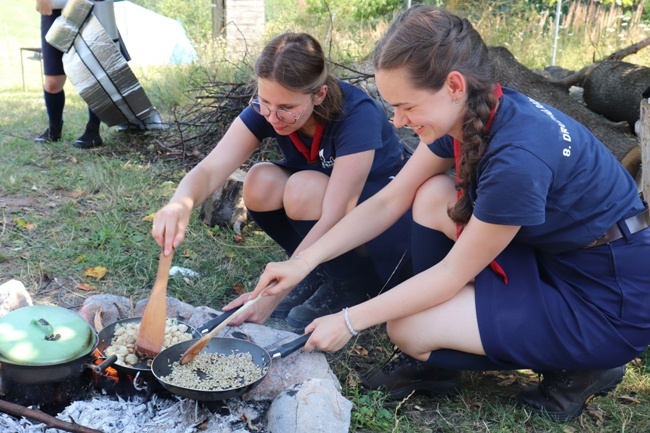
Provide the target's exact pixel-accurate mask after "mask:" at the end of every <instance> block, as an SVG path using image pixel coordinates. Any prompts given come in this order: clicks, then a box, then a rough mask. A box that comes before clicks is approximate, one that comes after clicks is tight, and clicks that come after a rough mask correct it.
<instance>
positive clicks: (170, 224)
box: [153, 33, 410, 329]
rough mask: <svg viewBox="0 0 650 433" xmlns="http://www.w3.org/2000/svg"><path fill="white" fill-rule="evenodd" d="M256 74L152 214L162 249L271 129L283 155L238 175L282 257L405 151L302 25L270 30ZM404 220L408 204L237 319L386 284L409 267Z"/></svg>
mask: <svg viewBox="0 0 650 433" xmlns="http://www.w3.org/2000/svg"><path fill="white" fill-rule="evenodd" d="M255 74H256V78H257V95H256V96H255V97H254V98H253V99H252V100H251V101H250V104H249V107H247V108H246V109H245V110H244V111H243V112H242V113H241V114H240V115H239V117H238V118H237V119H235V121H234V122H233V123H232V125H231V126H230V127H229V128H228V130H227V131H226V133H225V135H224V136H223V138H222V139H221V141H220V142H219V144H218V145H217V146H216V147H215V148H214V150H213V151H212V152H211V153H210V154H209V155H208V156H207V157H206V158H205V159H204V160H203V161H201V162H200V163H199V164H198V165H197V166H196V167H195V168H194V169H192V170H191V171H190V172H189V173H188V174H187V175H186V176H185V177H184V178H183V180H182V181H181V182H180V184H179V185H178V188H177V190H176V192H175V194H174V196H173V197H172V199H171V200H170V202H169V203H168V204H167V205H166V206H165V207H164V208H162V209H161V210H160V211H159V212H158V213H157V214H156V216H155V218H154V228H153V236H154V238H155V239H156V240H157V241H158V243H159V244H160V245H162V246H164V248H165V251H166V252H167V253H169V252H170V251H171V249H172V248H175V247H177V246H178V245H179V244H180V242H181V241H182V240H183V239H184V236H185V229H186V227H187V224H188V221H189V218H190V213H191V211H192V209H193V208H194V207H195V206H197V205H198V204H199V203H201V202H202V201H203V200H205V199H206V198H207V197H208V196H210V195H211V194H212V193H213V192H214V191H215V190H216V189H217V188H219V187H220V186H221V185H222V184H223V183H224V182H225V181H226V180H227V178H228V176H229V175H230V174H231V173H232V172H234V171H235V170H236V169H237V168H239V167H240V166H241V165H242V164H243V163H244V162H245V161H246V160H247V159H248V158H249V157H250V156H251V154H252V153H253V152H254V151H255V150H256V149H257V148H258V147H259V145H260V143H261V141H262V140H264V139H265V138H273V139H275V141H276V142H277V144H278V146H279V148H280V151H281V153H282V155H283V157H284V159H283V160H282V161H273V162H261V163H257V164H255V165H254V166H253V167H251V169H250V170H249V171H248V173H247V175H246V178H245V179H244V188H243V199H244V204H245V205H246V207H247V209H248V212H249V215H250V216H251V217H252V219H253V220H254V221H255V222H256V223H257V225H259V227H261V228H262V229H263V230H264V231H265V232H266V233H267V234H268V235H269V236H270V237H271V238H273V240H275V241H276V242H277V243H278V244H279V245H280V246H281V247H282V248H283V249H284V250H285V251H286V252H287V255H288V256H289V257H291V256H292V255H294V253H295V252H296V251H300V250H302V249H305V248H307V247H308V246H309V245H311V244H312V243H314V242H315V241H316V240H317V239H318V238H319V237H320V236H321V235H322V234H323V233H325V232H327V230H328V229H329V228H330V227H332V226H333V225H334V224H335V223H336V222H338V221H339V220H340V219H341V218H343V216H344V215H345V214H346V213H348V212H349V211H350V210H352V209H353V208H354V207H355V206H356V205H357V204H358V203H359V202H362V201H364V200H366V199H367V198H368V197H370V196H372V195H373V194H374V193H376V192H377V191H379V190H380V189H381V188H382V187H383V186H385V185H386V184H388V183H389V182H390V181H391V179H392V178H393V177H394V176H395V175H396V174H397V172H398V171H399V170H400V169H401V168H402V167H403V166H404V163H405V162H406V160H407V159H408V154H407V153H406V152H405V147H404V145H403V143H402V142H401V141H400V140H399V138H398V137H397V135H396V134H395V130H394V127H393V126H392V125H391V124H390V122H389V121H388V118H387V116H386V113H385V111H384V109H383V108H382V107H381V106H380V105H379V104H378V103H377V101H375V100H373V99H372V98H371V97H369V96H368V95H367V94H366V93H365V92H363V91H362V90H361V89H359V88H357V87H355V86H352V85H350V84H347V83H345V82H342V81H339V80H337V79H336V78H335V77H334V75H333V74H332V73H331V71H330V66H329V63H328V62H327V60H326V58H325V56H324V53H323V50H322V49H321V46H320V44H319V43H318V41H316V40H315V39H314V38H313V37H312V36H310V35H308V34H305V33H286V34H282V35H280V36H277V37H275V38H273V39H272V40H271V41H270V42H269V43H268V45H267V46H266V47H265V48H264V49H263V51H262V53H261V55H260V56H259V58H258V59H257V62H256V64H255ZM409 229H410V215H404V216H403V217H402V218H400V219H399V220H398V221H396V222H395V224H394V225H393V227H392V228H391V229H389V230H387V231H386V232H385V233H384V234H383V235H382V236H380V237H378V238H376V239H373V240H369V242H367V243H366V244H364V245H362V246H360V247H359V248H356V249H355V250H354V251H350V252H348V253H347V254H344V255H343V256H341V257H339V258H336V259H334V260H331V261H329V262H328V263H325V264H323V266H320V267H319V268H318V269H312V270H311V271H312V272H311V273H310V274H309V275H307V276H306V278H305V279H304V280H303V281H302V282H301V283H300V284H298V285H297V287H296V288H295V289H294V290H292V291H291V293H288V292H285V293H283V294H282V295H281V296H276V297H273V298H268V299H267V300H265V301H264V302H260V303H258V304H257V305H256V309H255V310H254V311H252V313H250V314H249V313H246V314H244V315H243V316H244V317H243V318H245V319H247V320H250V321H255V322H264V321H265V320H266V319H267V318H268V317H269V315H270V314H271V313H273V314H274V316H275V317H277V318H286V320H287V322H288V323H289V325H291V326H292V327H294V328H300V329H302V328H304V327H305V326H306V325H307V324H309V323H310V322H311V321H312V320H313V319H314V318H316V317H319V316H322V315H324V314H329V313H330V312H336V311H341V309H342V308H344V307H349V306H352V305H355V304H357V303H359V302H361V301H364V300H366V299H368V298H369V297H372V296H374V295H376V294H377V293H379V292H380V291H381V290H386V289H388V288H390V287H391V286H394V285H395V284H397V283H398V282H400V281H401V280H400V279H403V278H404V276H405V275H407V274H408V273H409V272H410V255H409V251H408V247H409V241H410V238H409V236H408V231H409ZM287 294H288V296H287ZM246 297H247V295H243V297H240V298H238V299H236V300H234V301H233V302H231V303H230V304H228V305H227V306H226V307H225V309H227V310H229V309H232V308H234V307H236V306H238V305H241V304H242V303H243V300H244V299H245V298H246ZM247 314H248V315H247Z"/></svg>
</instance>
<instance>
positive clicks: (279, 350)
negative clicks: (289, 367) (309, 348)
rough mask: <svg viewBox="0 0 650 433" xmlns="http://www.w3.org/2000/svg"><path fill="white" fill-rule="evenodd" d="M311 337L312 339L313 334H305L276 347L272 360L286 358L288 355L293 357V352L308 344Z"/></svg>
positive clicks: (272, 353)
mask: <svg viewBox="0 0 650 433" xmlns="http://www.w3.org/2000/svg"><path fill="white" fill-rule="evenodd" d="M309 337H311V332H310V333H309V334H303V335H301V336H300V337H298V338H296V339H295V340H291V341H289V342H288V343H284V344H282V345H280V346H278V347H276V348H275V349H274V350H273V351H272V352H271V353H270V355H271V358H272V359H275V358H284V357H285V356H287V355H291V354H292V353H293V352H295V351H296V350H298V349H300V348H301V347H303V346H304V345H305V343H307V340H309Z"/></svg>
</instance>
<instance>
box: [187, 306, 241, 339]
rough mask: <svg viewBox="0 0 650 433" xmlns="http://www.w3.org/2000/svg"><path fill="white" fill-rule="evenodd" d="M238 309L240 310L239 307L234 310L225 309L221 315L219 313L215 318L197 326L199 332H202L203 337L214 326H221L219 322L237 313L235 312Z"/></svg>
mask: <svg viewBox="0 0 650 433" xmlns="http://www.w3.org/2000/svg"><path fill="white" fill-rule="evenodd" d="M237 310H238V308H235V309H234V310H230V311H225V312H223V313H221V314H220V315H218V316H217V317H215V318H214V319H211V320H208V321H207V322H205V323H204V324H203V325H201V327H199V328H197V329H196V330H197V331H198V332H199V334H201V337H203V336H204V335H205V334H207V333H208V332H210V331H212V330H213V329H214V328H216V327H217V326H219V324H220V323H221V322H223V321H224V320H226V319H227V318H228V317H230V316H232V315H233V314H235V312H236V311H237Z"/></svg>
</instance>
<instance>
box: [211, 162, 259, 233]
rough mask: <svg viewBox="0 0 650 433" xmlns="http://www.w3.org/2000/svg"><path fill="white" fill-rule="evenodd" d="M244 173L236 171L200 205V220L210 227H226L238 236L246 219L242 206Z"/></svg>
mask: <svg viewBox="0 0 650 433" xmlns="http://www.w3.org/2000/svg"><path fill="white" fill-rule="evenodd" d="M245 177H246V172H245V171H244V170H241V169H238V170H237V171H235V172H234V173H233V174H231V175H230V176H229V177H228V179H227V180H226V182H225V183H224V184H223V185H222V186H221V187H220V188H218V189H217V190H216V191H215V192H213V193H212V195H210V197H208V198H207V199H206V200H205V201H204V202H203V204H202V205H201V211H200V214H199V215H200V218H201V221H203V222H204V223H205V224H207V225H208V226H210V227H215V226H226V227H229V228H232V229H233V230H234V231H235V233H237V234H238V235H240V234H241V226H242V225H243V224H244V223H245V222H246V220H247V219H248V211H247V210H246V206H245V205H244V197H243V190H244V178H245Z"/></svg>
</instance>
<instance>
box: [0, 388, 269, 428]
mask: <svg viewBox="0 0 650 433" xmlns="http://www.w3.org/2000/svg"><path fill="white" fill-rule="evenodd" d="M219 404H222V405H223V406H224V407H225V408H226V409H227V410H226V412H228V413H229V414H228V415H221V414H219V413H212V412H210V411H209V410H208V409H207V408H205V407H203V406H202V405H201V404H199V402H197V401H195V400H191V399H185V398H177V399H173V400H172V399H166V398H158V397H157V396H156V395H153V396H152V397H151V399H150V400H149V401H145V399H144V398H143V397H139V396H137V397H133V398H132V399H130V400H128V401H127V400H124V399H122V398H119V397H118V398H117V399H115V398H112V397H108V396H96V397H93V398H92V399H90V400H84V401H75V402H73V403H71V404H70V405H69V406H68V407H66V408H65V409H64V410H63V411H62V412H61V413H59V414H58V415H57V418H58V419H60V420H62V421H67V422H71V423H77V424H79V425H82V426H84V427H89V428H93V429H96V430H100V431H102V432H104V433H118V432H119V433H160V432H165V433H199V432H206V431H208V432H220V433H253V432H255V433H266V432H267V431H266V430H265V428H264V426H263V424H264V423H263V414H264V413H265V412H266V410H267V409H268V403H266V404H262V405H251V404H250V403H244V402H242V401H241V400H239V399H230V400H225V401H223V402H219ZM0 431H2V432H12V433H66V432H65V431H64V430H59V429H55V428H51V427H47V425H45V424H42V423H32V422H31V421H29V420H27V419H24V418H23V419H20V420H18V419H16V418H14V417H12V416H10V415H7V414H4V413H0Z"/></svg>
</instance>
